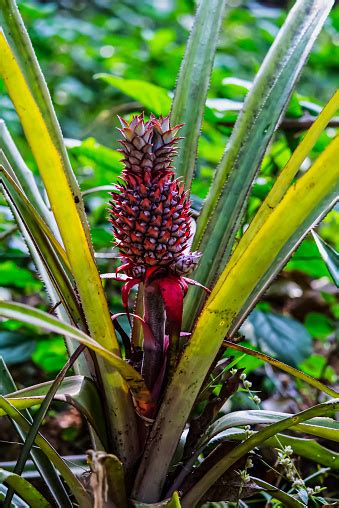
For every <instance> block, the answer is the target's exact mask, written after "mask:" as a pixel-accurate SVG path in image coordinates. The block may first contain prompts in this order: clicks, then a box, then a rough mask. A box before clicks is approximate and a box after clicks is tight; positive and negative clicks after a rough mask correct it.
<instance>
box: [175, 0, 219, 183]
mask: <svg viewBox="0 0 339 508" xmlns="http://www.w3.org/2000/svg"><path fill="white" fill-rule="evenodd" d="M225 4H226V2H225V1H224V0H209V1H208V2H200V4H199V7H198V10H197V13H196V15H195V18H194V24H193V28H192V32H191V34H190V37H189V39H188V43H187V46H186V51H185V56H184V59H183V61H182V64H181V68H180V71H179V75H178V81H177V87H176V90H175V94H174V99H173V106H172V111H171V123H172V125H177V124H182V123H183V124H184V125H183V128H182V129H181V131H180V135H181V136H183V137H184V138H185V140H184V142H179V153H178V156H177V157H176V158H175V163H174V165H175V167H176V174H177V175H178V176H182V177H183V180H184V183H185V187H186V188H187V189H189V188H190V187H191V183H192V178H193V173H194V166H195V160H196V157H197V149H198V141H199V135H200V130H201V124H202V119H203V115H204V108H205V101H206V96H207V91H208V86H209V82H210V76H211V72H212V66H213V61H214V55H215V51H216V47H217V43H218V38H219V32H220V29H221V25H222V20H223V15H224V10H225Z"/></svg>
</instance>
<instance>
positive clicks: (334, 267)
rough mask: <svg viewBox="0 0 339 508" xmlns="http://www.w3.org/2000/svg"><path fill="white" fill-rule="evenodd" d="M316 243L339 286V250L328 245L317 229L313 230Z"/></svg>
mask: <svg viewBox="0 0 339 508" xmlns="http://www.w3.org/2000/svg"><path fill="white" fill-rule="evenodd" d="M312 235H313V238H314V241H315V243H316V244H317V247H318V250H319V253H320V255H321V257H322V258H323V260H324V263H325V264H326V266H327V269H328V271H329V272H330V274H331V275H332V279H333V281H334V283H335V285H336V286H337V287H339V252H337V251H335V250H334V249H333V247H331V246H330V245H328V244H327V243H326V242H324V240H322V239H321V238H320V236H319V235H317V233H316V232H315V231H312Z"/></svg>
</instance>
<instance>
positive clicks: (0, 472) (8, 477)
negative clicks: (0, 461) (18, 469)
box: [0, 469, 51, 508]
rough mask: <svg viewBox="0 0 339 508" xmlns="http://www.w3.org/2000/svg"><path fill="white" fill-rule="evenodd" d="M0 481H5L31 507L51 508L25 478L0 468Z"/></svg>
mask: <svg viewBox="0 0 339 508" xmlns="http://www.w3.org/2000/svg"><path fill="white" fill-rule="evenodd" d="M0 482H1V483H3V482H6V483H7V484H8V485H9V486H10V487H12V488H13V490H14V491H15V492H16V493H17V494H19V496H20V497H21V498H22V499H23V500H24V501H26V502H27V503H28V504H29V506H31V508H51V505H50V504H49V502H48V501H47V499H46V498H44V496H43V495H42V494H40V492H39V491H37V490H36V488H35V487H33V485H31V484H30V483H29V482H28V481H27V480H25V479H24V478H22V477H21V476H18V475H16V474H14V473H10V472H9V471H5V469H0Z"/></svg>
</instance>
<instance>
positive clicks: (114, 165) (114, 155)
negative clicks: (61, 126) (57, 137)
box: [65, 138, 122, 177]
mask: <svg viewBox="0 0 339 508" xmlns="http://www.w3.org/2000/svg"><path fill="white" fill-rule="evenodd" d="M65 143H66V146H67V149H68V152H69V153H70V154H71V155H74V156H76V157H79V158H80V160H85V161H86V162H88V161H91V162H95V163H96V164H99V165H100V167H101V168H105V169H107V170H109V171H110V174H111V177H113V176H115V177H116V176H119V175H120V174H121V171H122V163H121V153H119V152H117V150H112V149H111V148H108V147H107V146H104V145H101V144H100V143H98V142H97V141H96V140H95V139H94V138H87V139H84V140H82V141H78V140H74V139H66V140H65Z"/></svg>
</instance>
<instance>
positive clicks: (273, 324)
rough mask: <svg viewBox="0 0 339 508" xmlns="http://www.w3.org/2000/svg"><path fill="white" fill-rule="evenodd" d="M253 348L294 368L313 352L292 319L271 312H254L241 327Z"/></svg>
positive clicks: (308, 338) (305, 334)
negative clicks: (256, 347) (255, 347)
mask: <svg viewBox="0 0 339 508" xmlns="http://www.w3.org/2000/svg"><path fill="white" fill-rule="evenodd" d="M241 332H242V333H243V334H244V335H245V337H246V338H247V339H249V340H250V341H251V342H252V343H253V344H254V345H256V346H259V347H260V349H261V350H262V351H263V352H265V353H267V354H269V355H272V354H273V356H277V358H278V359H279V360H281V361H282V362H286V363H288V364H289V365H292V366H294V367H296V366H298V365H299V363H301V362H303V361H304V360H305V359H306V358H308V357H309V356H310V354H311V352H312V337H311V335H310V333H309V332H308V331H307V329H306V328H305V327H304V326H303V325H302V324H301V323H299V322H298V321H296V320H295V319H292V318H290V317H287V316H281V315H279V314H274V313H272V312H262V311H261V310H254V311H253V312H251V314H250V315H249V317H248V318H247V320H246V322H245V323H244V324H243V326H242V328H241Z"/></svg>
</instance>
